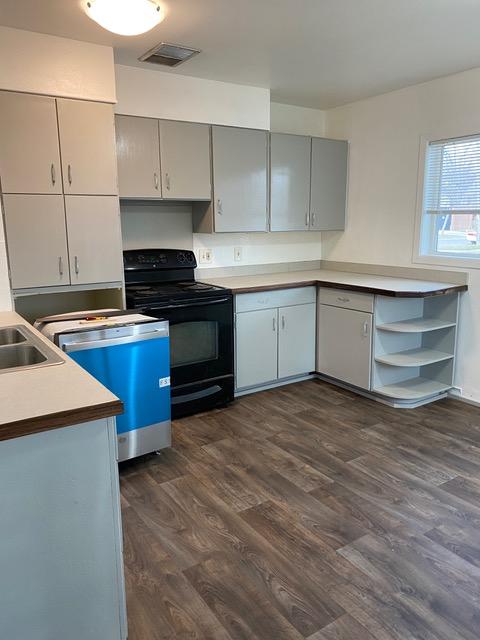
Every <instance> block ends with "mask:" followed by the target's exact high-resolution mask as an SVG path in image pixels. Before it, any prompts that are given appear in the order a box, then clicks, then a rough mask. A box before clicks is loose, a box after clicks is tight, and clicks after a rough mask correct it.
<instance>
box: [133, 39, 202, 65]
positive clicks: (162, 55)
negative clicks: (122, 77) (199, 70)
mask: <svg viewBox="0 0 480 640" xmlns="http://www.w3.org/2000/svg"><path fill="white" fill-rule="evenodd" d="M197 53H200V51H199V50H198V49H191V48H190V47H182V45H180V44H169V43H168V42H161V43H160V44H158V45H157V46H156V47H153V49H150V51H147V53H144V54H143V56H140V58H139V60H140V61H141V62H153V63H154V64H163V65H166V66H167V67H176V66H177V65H178V64H181V63H182V62H185V61H186V60H190V58H193V56H196V55H197Z"/></svg>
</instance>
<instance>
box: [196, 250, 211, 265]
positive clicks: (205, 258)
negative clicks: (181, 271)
mask: <svg viewBox="0 0 480 640" xmlns="http://www.w3.org/2000/svg"><path fill="white" fill-rule="evenodd" d="M198 259H199V262H200V264H211V262H212V260H213V251H212V250H211V249H200V251H199V254H198Z"/></svg>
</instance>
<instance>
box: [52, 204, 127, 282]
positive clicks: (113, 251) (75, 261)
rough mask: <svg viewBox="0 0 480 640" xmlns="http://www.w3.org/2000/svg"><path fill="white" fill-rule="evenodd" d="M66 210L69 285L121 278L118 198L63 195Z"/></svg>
mask: <svg viewBox="0 0 480 640" xmlns="http://www.w3.org/2000/svg"><path fill="white" fill-rule="evenodd" d="M65 210H66V216H67V228H68V249H69V253H70V278H71V282H72V284H90V283H96V282H116V281H119V280H121V279H122V262H121V258H122V238H121V232H120V211H119V206H118V198H116V197H112V196H103V197H101V196H66V197H65Z"/></svg>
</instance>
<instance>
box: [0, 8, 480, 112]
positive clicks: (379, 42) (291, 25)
mask: <svg viewBox="0 0 480 640" xmlns="http://www.w3.org/2000/svg"><path fill="white" fill-rule="evenodd" d="M84 1H85V0H0V24H2V25H5V26H11V27H16V28H19V29H27V30H31V31H39V32H42V33H50V34H54V35H60V36H65V37H69V38H75V39H77V40H84V41H87V42H95V43H99V44H109V45H112V46H114V48H115V59H116V61H117V62H119V63H122V64H127V65H139V66H146V67H147V68H149V69H159V70H161V71H167V72H168V73H180V74H184V75H189V76H196V77H200V78H210V79H213V80H224V81H227V82H235V83H239V84H249V85H254V86H261V87H269V88H270V89H271V92H272V100H275V101H277V102H284V103H288V104H296V105H302V106H308V107H317V108H323V109H324V108H329V107H332V106H337V105H340V104H344V103H347V102H351V101H354V100H358V99H360V98H365V97H368V96H372V95H376V94H379V93H384V92H386V91H390V90H392V89H398V88H400V87H404V86H408V85H411V84H416V83H418V82H423V81H425V80H430V79H432V78H435V77H439V76H443V75H448V74H451V73H455V72H457V71H462V70H465V69H470V68H472V67H476V66H480V38H479V25H480V0H201V1H200V0H166V1H165V2H163V0H160V2H161V4H162V5H163V6H164V7H165V9H166V12H167V15H166V18H165V20H164V21H163V22H162V23H161V24H160V25H159V26H158V27H156V28H155V29H154V30H152V31H150V32H149V33H147V34H144V35H143V36H137V37H134V38H126V37H121V36H114V35H113V34H110V33H108V32H107V31H104V30H103V29H102V28H101V27H99V26H98V25H96V24H95V23H93V22H92V21H91V20H90V19H89V18H88V17H87V16H85V14H84V13H83V11H82V3H83V2H84ZM161 41H166V42H173V43H179V44H184V45H187V46H192V47H195V48H198V49H202V53H201V55H199V56H196V57H195V58H193V59H192V60H191V61H189V62H186V63H184V64H183V65H182V66H180V67H179V68H177V69H175V70H169V69H167V68H166V67H157V66H155V65H151V64H150V65H145V64H144V63H138V62H137V58H138V56H140V55H141V54H143V53H145V51H147V50H148V49H150V48H151V47H153V46H154V45H156V44H157V43H159V42H161ZM27 63H28V61H27Z"/></svg>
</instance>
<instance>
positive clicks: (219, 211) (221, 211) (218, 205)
mask: <svg viewBox="0 0 480 640" xmlns="http://www.w3.org/2000/svg"><path fill="white" fill-rule="evenodd" d="M217 213H218V214H220V215H223V208H222V201H221V200H220V198H218V200H217Z"/></svg>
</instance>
